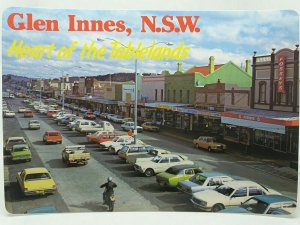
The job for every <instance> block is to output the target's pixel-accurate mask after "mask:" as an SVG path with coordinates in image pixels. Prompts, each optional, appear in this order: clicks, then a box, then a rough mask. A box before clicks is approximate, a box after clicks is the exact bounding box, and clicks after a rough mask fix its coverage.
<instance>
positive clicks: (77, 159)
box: [61, 145, 91, 166]
mask: <svg viewBox="0 0 300 225" xmlns="http://www.w3.org/2000/svg"><path fill="white" fill-rule="evenodd" d="M61 157H62V160H63V162H65V163H66V164H67V165H68V166H69V165H71V164H84V165H86V164H87V163H88V160H90V159H91V154H90V153H89V152H88V151H87V150H86V148H85V145H69V146H66V147H65V149H64V150H63V151H62V156H61Z"/></svg>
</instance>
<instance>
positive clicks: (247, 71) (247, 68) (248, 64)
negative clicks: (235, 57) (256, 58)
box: [246, 59, 251, 75]
mask: <svg viewBox="0 0 300 225" xmlns="http://www.w3.org/2000/svg"><path fill="white" fill-rule="evenodd" d="M250 62H251V61H250V59H246V73H247V74H249V75H250V68H251V67H250Z"/></svg>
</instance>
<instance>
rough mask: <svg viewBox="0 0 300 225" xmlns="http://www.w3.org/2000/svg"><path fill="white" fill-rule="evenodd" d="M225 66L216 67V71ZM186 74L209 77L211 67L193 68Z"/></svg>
mask: <svg viewBox="0 0 300 225" xmlns="http://www.w3.org/2000/svg"><path fill="white" fill-rule="evenodd" d="M223 65H224V64H219V65H215V70H217V69H219V68H220V67H222V66H223ZM186 73H201V74H203V75H205V76H207V75H208V74H210V73H209V66H194V67H193V68H191V69H189V70H188V71H186Z"/></svg>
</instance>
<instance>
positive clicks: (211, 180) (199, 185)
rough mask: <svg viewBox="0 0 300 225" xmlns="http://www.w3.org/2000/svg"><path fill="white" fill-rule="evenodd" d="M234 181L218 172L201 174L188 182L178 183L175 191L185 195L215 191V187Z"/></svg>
mask: <svg viewBox="0 0 300 225" xmlns="http://www.w3.org/2000/svg"><path fill="white" fill-rule="evenodd" d="M233 180H234V179H233V178H231V177H230V176H228V175H226V174H224V173H220V172H202V173H197V174H195V175H194V176H192V177H191V178H190V179H188V180H183V181H179V183H178V185H177V189H178V190H179V191H181V192H184V193H187V194H190V195H191V194H193V193H196V192H198V191H204V190H208V189H215V188H216V187H218V186H220V185H221V184H224V183H225V182H228V181H233Z"/></svg>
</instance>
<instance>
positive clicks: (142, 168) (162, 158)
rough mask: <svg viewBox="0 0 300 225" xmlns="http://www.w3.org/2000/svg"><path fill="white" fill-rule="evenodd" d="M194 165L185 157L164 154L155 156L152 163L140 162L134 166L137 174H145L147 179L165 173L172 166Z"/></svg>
mask: <svg viewBox="0 0 300 225" xmlns="http://www.w3.org/2000/svg"><path fill="white" fill-rule="evenodd" d="M176 165H194V162H193V161H190V160H188V158H187V157H186V156H184V155H177V154H164V155H158V156H155V157H154V158H153V159H152V160H150V161H140V162H137V163H136V164H134V169H135V170H136V171H137V172H140V173H143V174H144V175H145V176H146V177H150V176H154V175H155V174H156V173H161V172H165V171H166V170H167V169H169V168H170V167H171V166H176Z"/></svg>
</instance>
